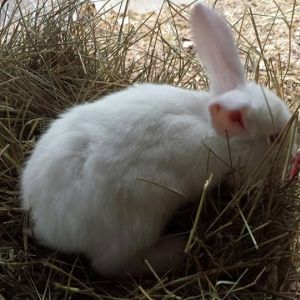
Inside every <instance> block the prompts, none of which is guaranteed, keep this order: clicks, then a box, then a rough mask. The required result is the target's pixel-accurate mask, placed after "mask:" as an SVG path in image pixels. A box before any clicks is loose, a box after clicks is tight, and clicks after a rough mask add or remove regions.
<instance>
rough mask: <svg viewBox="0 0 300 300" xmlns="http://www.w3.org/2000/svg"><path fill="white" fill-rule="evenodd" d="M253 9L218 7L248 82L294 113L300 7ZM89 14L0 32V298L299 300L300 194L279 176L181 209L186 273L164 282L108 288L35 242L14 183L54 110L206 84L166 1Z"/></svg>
mask: <svg viewBox="0 0 300 300" xmlns="http://www.w3.org/2000/svg"><path fill="white" fill-rule="evenodd" d="M230 3H232V1H230ZM247 3H248V2H245V4H243V3H240V2H239V1H235V3H233V4H229V1H224V2H222V3H221V2H220V3H219V2H217V3H216V7H217V8H219V9H220V10H222V11H225V13H226V15H227V17H228V19H229V20H230V22H231V24H233V25H234V28H235V29H236V35H237V39H238V44H239V48H240V52H241V55H242V57H243V59H244V61H245V68H246V69H247V71H248V77H249V78H253V79H255V80H257V81H260V82H262V83H264V84H266V85H268V86H270V87H271V88H272V89H273V90H275V91H276V92H277V93H279V94H280V95H281V96H282V98H283V99H285V100H286V101H287V103H289V104H290V105H291V106H292V107H293V108H294V109H295V107H296V106H295V103H296V104H297V102H299V79H297V75H298V74H299V69H298V68H299V65H297V64H298V63H299V62H298V60H299V57H297V55H299V51H298V54H297V52H295V50H297V49H298V50H299V35H298V34H299V20H297V18H295V16H296V14H299V7H295V6H294V4H295V3H296V2H295V3H293V2H291V3H289V4H287V3H286V1H282V2H278V1H277V2H275V1H274V2H271V1H270V2H269V1H251V3H250V2H249V3H248V5H249V6H248V5H247ZM210 4H212V2H211V3H210ZM89 5H90V4H88V3H87V4H85V5H82V4H78V1H72V0H68V1H63V2H62V3H61V4H60V5H59V6H56V8H52V9H50V11H48V13H47V14H44V12H43V9H41V10H38V9H37V10H36V11H35V12H34V13H32V14H29V15H23V16H22V17H21V19H20V20H19V21H16V22H15V21H14V22H10V23H9V22H8V25H6V27H4V28H2V30H1V32H0V39H1V45H0V60H1V70H0V79H1V80H0V82H1V83H0V170H1V173H0V199H1V202H0V220H1V222H0V239H1V244H0V265H1V266H0V268H1V272H0V299H2V298H3V299H90V298H95V299H117V298H119V299H163V298H164V299H199V298H202V299H271V298H276V297H278V298H279V299H296V297H297V295H299V290H298V289H299V287H298V285H297V281H298V280H299V278H300V274H299V271H298V269H297V268H299V254H298V248H299V245H298V233H299V226H298V225H299V212H300V207H299V203H298V202H299V201H298V197H299V192H298V189H297V184H296V183H295V182H289V181H287V180H282V178H281V173H282V171H281V172H280V173H279V175H278V173H276V172H273V170H270V175H269V176H268V178H266V179H265V180H264V181H261V182H259V183H258V184H254V182H252V181H251V180H250V181H248V182H247V183H246V184H245V185H244V186H236V189H235V190H234V191H229V190H228V189H227V188H226V187H223V186H221V187H220V188H218V189H216V190H215V191H214V192H213V193H210V194H209V195H207V197H203V198H202V199H201V200H200V199H199V204H197V205H195V206H191V207H186V208H184V209H183V210H181V211H180V212H178V214H177V215H176V216H175V217H174V220H173V221H172V222H171V224H169V226H168V228H167V230H168V231H169V232H172V233H174V232H177V233H178V232H187V233H189V232H190V237H191V239H190V242H191V243H190V244H189V245H190V247H189V248H188V249H189V251H188V254H187V264H186V267H185V268H183V269H182V270H180V271H178V272H176V273H173V272H171V271H170V272H169V273H168V274H166V275H165V276H162V277H158V275H157V274H156V273H155V271H154V270H153V276H151V277H149V278H147V279H145V278H144V279H142V278H140V279H139V278H130V277H128V278H126V279H122V280H108V279H105V278H102V277H100V276H98V275H97V274H95V273H94V272H93V271H92V270H91V269H90V268H89V266H88V263H87V261H86V260H85V258H83V257H77V256H72V255H68V256H67V255H63V254H60V253H56V252H55V251H53V250H49V249H46V248H43V247H41V246H39V245H38V244H37V243H36V242H35V241H34V240H32V239H31V238H30V237H29V236H28V234H27V230H26V229H27V227H28V220H27V217H26V216H24V215H22V213H21V211H20V208H19V191H18V181H19V178H18V176H19V174H20V171H21V168H22V164H23V162H24V159H25V158H26V157H27V155H28V154H29V151H30V150H31V149H32V147H33V145H34V143H35V141H36V139H37V138H38V136H39V134H40V133H41V132H43V131H44V130H45V126H46V125H47V124H48V123H49V121H50V120H51V119H52V118H54V117H55V116H57V114H58V113H59V112H61V111H62V110H64V109H65V108H67V107H70V106H71V105H73V104H76V103H80V102H84V101H92V100H93V99H97V98H99V97H100V96H101V95H105V94H107V93H109V92H112V91H114V90H118V89H121V88H123V87H125V86H127V85H129V84H133V83H135V82H141V81H142V82H146V81H150V82H164V83H170V84H174V85H180V86H183V87H186V88H193V89H194V88H195V89H196V88H197V89H200V88H205V87H207V85H208V83H207V78H206V76H205V74H203V70H202V68H201V66H199V64H198V62H197V60H196V58H195V56H194V53H193V51H192V47H191V43H190V34H189V31H188V27H189V25H188V21H187V20H188V11H189V9H185V8H184V7H178V6H175V5H172V4H171V3H165V8H164V10H163V11H161V12H160V14H151V13H149V14H146V15H137V14H134V13H133V12H127V14H125V15H122V14H118V13H116V12H113V11H106V12H105V13H104V11H100V12H99V13H96V12H94V11H93V9H91V6H89ZM123 5H125V3H124V4H123ZM274 8H275V9H274ZM73 15H76V16H77V19H76V20H73V18H72V16H73ZM297 26H298V27H297ZM297 80H298V81H297ZM296 117H297V116H296V115H295V118H296ZM294 124H295V123H294ZM292 127H293V126H292ZM293 128H294V127H293ZM273 155H275V156H276V153H273ZM274 165H276V163H275V164H274ZM275 169H276V168H275ZM276 174H277V175H276ZM285 177H286V176H284V178H285ZM191 228H192V230H191Z"/></svg>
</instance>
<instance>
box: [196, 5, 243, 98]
mask: <svg viewBox="0 0 300 300" xmlns="http://www.w3.org/2000/svg"><path fill="white" fill-rule="evenodd" d="M191 14H192V15H191V21H192V30H193V36H194V43H195V47H196V51H197V54H198V57H199V59H200V60H201V61H202V63H203V64H204V66H205V68H206V69H207V71H208V75H209V77H210V80H211V90H212V92H214V93H215V94H222V93H224V92H227V91H229V90H232V89H235V88H236V87H238V86H240V85H243V84H244V83H245V77H244V72H243V68H242V65H241V62H240V58H239V55H238V53H237V50H236V47H235V45H234V40H233V37H232V35H231V32H230V29H229V27H228V25H227V24H226V21H225V20H224V18H222V17H221V16H219V15H218V14H217V13H216V12H214V11H213V10H212V9H210V8H208V7H206V6H205V5H203V4H201V3H197V4H196V5H195V6H194V7H193V9H192V12H191Z"/></svg>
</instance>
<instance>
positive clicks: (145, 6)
mask: <svg viewBox="0 0 300 300" xmlns="http://www.w3.org/2000/svg"><path fill="white" fill-rule="evenodd" d="M93 2H94V3H95V5H96V8H97V9H98V10H99V9H101V7H103V5H104V4H105V3H106V2H107V1H105V0H99V1H93ZM124 2H125V1H124ZM163 2H164V0H131V1H130V2H129V9H131V10H132V11H134V12H138V13H147V12H150V11H159V9H160V8H161V6H162V4H163ZM171 2H172V3H174V4H176V5H181V4H183V5H188V4H190V3H193V2H195V0H194V1H193V0H171ZM118 3H120V0H110V1H109V3H108V4H107V6H106V7H108V6H115V5H117V7H119V5H118ZM124 6H125V5H124V4H123V7H124Z"/></svg>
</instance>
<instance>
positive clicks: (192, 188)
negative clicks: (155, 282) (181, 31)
mask: <svg viewBox="0 0 300 300" xmlns="http://www.w3.org/2000/svg"><path fill="white" fill-rule="evenodd" d="M192 29H193V35H194V42H195V44H196V50H197V53H198V56H199V58H200V59H201V61H202V62H203V64H204V65H205V67H206V69H207V71H208V74H209V78H210V80H211V90H210V92H198V91H191V90H185V89H181V88H177V87H173V86H168V85H156V84H141V85H137V86H134V87H129V88H127V89H125V90H123V91H120V92H117V93H114V94H111V95H109V96H106V97H104V98H103V99H101V100H99V101H95V102H94V103H88V104H83V105H78V106H76V107H74V108H72V109H70V110H69V111H67V112H65V113H63V114H62V115H61V116H60V118H59V119H57V120H55V121H54V122H53V123H52V124H51V126H50V128H49V129H48V130H47V131H46V133H45V134H44V135H43V136H42V137H41V138H40V140H39V141H38V143H37V145H36V148H35V149H34V151H33V153H32V155H31V157H30V159H29V160H28V162H27V164H26V167H25V169H24V173H23V176H22V194H23V198H22V199H23V200H22V202H23V208H24V209H25V210H28V211H30V214H31V217H32V224H33V232H34V235H35V237H36V238H37V239H38V241H40V242H41V243H43V244H44V245H47V246H50V247H53V248H55V249H59V250H61V251H65V252H76V253H83V254H85V255H87V256H88V257H89V258H90V259H91V263H92V266H93V267H94V268H95V270H96V271H98V272H99V273H101V274H103V275H107V276H113V275H118V276H119V275H122V274H125V273H126V272H132V273H136V272H138V271H139V270H140V269H141V268H142V265H143V259H144V258H147V259H148V261H149V263H150V264H151V265H152V267H153V268H154V269H155V270H156V271H157V272H165V271H167V270H168V269H169V268H170V267H172V266H174V267H176V266H177V265H178V264H179V263H180V262H181V260H182V259H183V258H184V253H183V249H184V246H185V240H184V239H183V238H179V237H172V238H171V237H169V238H162V237H161V235H162V232H163V230H164V227H165V225H166V223H167V222H168V221H169V220H170V217H171V216H172V214H173V213H174V211H175V210H176V209H178V207H179V206H180V205H182V204H184V203H187V202H188V201H197V200H198V199H199V197H200V195H201V192H202V189H203V184H204V182H205V180H206V179H207V177H208V175H209V174H210V173H213V175H214V176H213V183H212V186H213V185H216V184H218V182H220V181H221V180H222V179H223V178H224V177H225V176H226V174H227V173H228V172H229V171H231V170H232V169H233V168H234V167H238V166H241V167H243V168H245V174H249V172H250V171H251V170H252V169H253V167H255V166H256V164H257V163H258V162H259V161H260V159H261V158H262V157H263V156H264V154H265V153H266V151H267V149H268V146H269V144H270V143H269V139H270V138H271V137H273V136H274V134H278V133H279V132H280V130H281V129H282V128H284V127H285V125H286V124H287V122H288V121H289V119H290V117H291V112H290V111H289V109H288V108H287V106H286V105H285V104H284V103H283V102H282V101H281V100H280V99H279V98H278V97H277V96H276V95H275V94H273V93H272V92H271V91H269V90H268V89H266V88H263V87H261V86H259V85H257V84H255V83H252V82H246V81H245V77H244V73H243V69H242V66H241V63H240V59H239V57H238V54H237V51H236V49H235V46H234V41H233V38H232V35H231V33H230V29H229V27H228V26H227V24H226V22H225V20H224V19H223V18H222V17H220V16H219V15H218V14H216V13H215V12H214V11H213V10H211V9H209V8H207V7H205V6H204V5H202V4H200V3H198V4H196V5H195V6H194V7H193V9H192ZM226 135H228V137H229V144H230V153H229V150H228V142H227V138H226ZM209 149H211V152H210V150H209ZM209 153H211V154H210V155H209ZM151 182H152V183H151ZM164 187H165V188H164ZM171 190H175V191H177V192H178V193H180V194H182V195H183V196H180V195H178V194H176V193H173V192H172V191H171ZM143 266H144V265H143Z"/></svg>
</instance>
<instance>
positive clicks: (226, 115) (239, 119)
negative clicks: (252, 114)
mask: <svg viewBox="0 0 300 300" xmlns="http://www.w3.org/2000/svg"><path fill="white" fill-rule="evenodd" d="M209 109H210V115H211V121H212V125H213V127H214V129H215V130H216V132H217V133H218V134H219V135H222V136H227V135H228V137H232V136H237V135H241V134H242V133H243V132H245V122H244V115H245V111H244V109H238V110H228V109H225V108H224V107H222V106H221V105H220V104H218V103H216V104H213V105H211V106H210V108H209ZM226 132H227V134H226Z"/></svg>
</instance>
